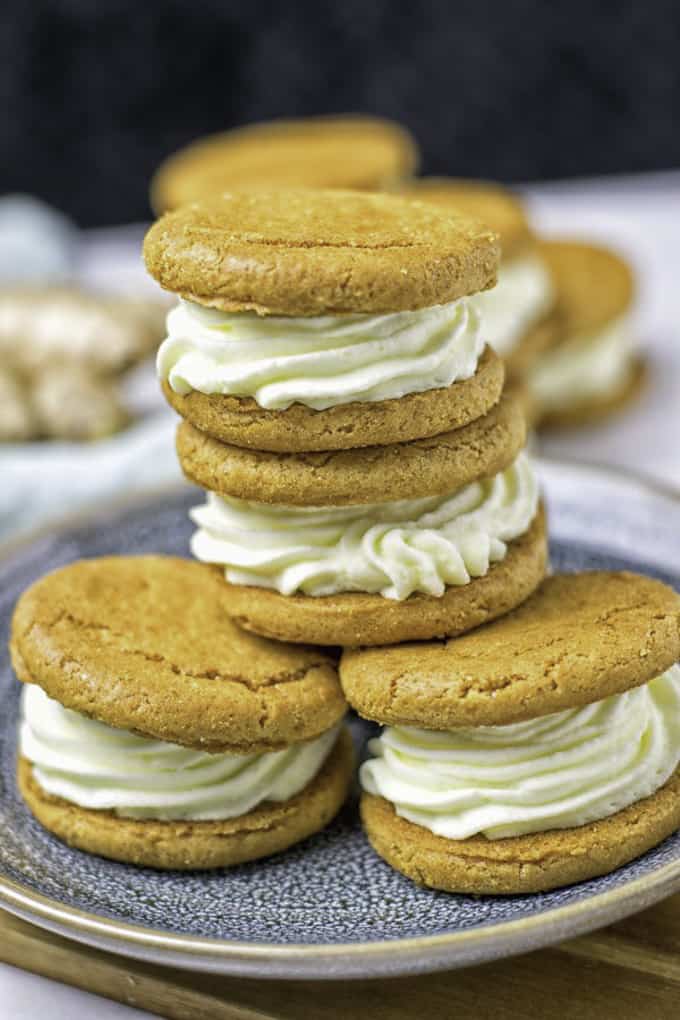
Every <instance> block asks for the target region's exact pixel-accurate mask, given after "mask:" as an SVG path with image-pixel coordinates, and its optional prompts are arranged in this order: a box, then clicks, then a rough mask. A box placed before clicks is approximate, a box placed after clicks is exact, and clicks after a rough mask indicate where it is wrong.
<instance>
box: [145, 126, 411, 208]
mask: <svg viewBox="0 0 680 1020" xmlns="http://www.w3.org/2000/svg"><path fill="white" fill-rule="evenodd" d="M418 163H419V151H418V147H417V144H416V142H415V139H414V138H413V137H412V136H411V134H410V133H409V132H408V131H407V130H406V129H405V128H403V127H401V126H400V125H399V124H397V123H395V122H393V121H389V120H384V119H382V118H380V117H369V116H363V115H359V114H354V115H349V114H348V115H343V116H326V117H309V118H300V119H295V120H278V121H269V122H265V123H261V124H251V125H249V126H247V127H241V128H235V129H233V130H231V131H224V132H222V133H220V134H215V135H210V136H208V137H206V138H199V139H197V140H196V141H195V142H192V143H191V144H190V145H188V146H187V147H186V148H184V149H180V150H179V152H176V153H174V154H173V155H171V156H169V157H168V158H167V159H166V160H165V161H164V162H163V163H162V164H161V166H160V167H159V168H158V170H157V171H156V173H155V175H154V177H153V180H152V182H151V205H152V207H153V209H154V210H155V212H156V213H162V212H165V211H167V210H170V209H175V208H177V206H180V205H184V204H185V203H187V202H194V201H196V200H198V199H201V198H205V197H207V196H209V195H211V194H215V193H219V192H222V191H226V190H229V189H231V188H239V187H244V186H246V187H266V188H271V187H279V186H280V187H312V188H317V187H325V188H348V189H351V190H361V191H378V190H381V189H383V188H388V187H393V186H395V185H397V184H399V182H400V181H402V180H404V179H405V178H408V177H410V176H411V175H412V174H413V173H414V172H415V171H416V170H417V168H418Z"/></svg>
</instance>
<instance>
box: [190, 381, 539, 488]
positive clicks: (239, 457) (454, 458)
mask: <svg viewBox="0 0 680 1020" xmlns="http://www.w3.org/2000/svg"><path fill="white" fill-rule="evenodd" d="M525 438H526V426H525V422H524V416H523V413H522V409H521V406H520V404H519V402H518V401H516V400H515V399H514V398H513V397H511V396H507V397H503V398H502V399H501V401H500V403H498V404H497V405H496V406H495V407H493V408H492V409H491V410H490V411H489V412H488V414H485V415H484V416H483V417H481V418H477V419H476V420H474V421H472V422H470V423H469V424H468V425H464V426H463V427H462V428H459V429H454V430H452V431H449V432H444V433H443V434H441V435H438V436H432V437H431V438H430V439H417V440H413V441H412V442H407V443H393V444H391V445H388V446H368V447H363V448H359V449H355V450H336V451H327V452H317V453H288V454H285V453H265V452H263V451H260V450H246V449H243V448H241V447H238V446H230V445H228V444H226V443H221V442H220V441H219V440H218V439H213V438H212V437H211V436H209V435H207V434H206V433H204V432H201V431H200V430H199V429H197V428H195V427H194V426H193V425H191V424H190V423H189V422H186V421H185V422H182V424H181V425H180V426H179V429H178V430H177V455H178V457H179V462H180V464H181V466H182V470H183V472H184V474H185V475H186V477H187V478H188V479H189V481H191V482H194V483H195V484H196V485H199V486H201V488H203V489H209V490H211V491H212V492H219V493H221V494H222V495H226V496H236V497H237V498H239V499H248V500H255V501H256V502H259V503H284V504H288V505H291V506H349V505H356V504H357V503H376V502H384V501H387V500H397V499H417V498H418V497H420V496H436V495H440V494H443V493H447V492H455V491H456V490H457V489H460V488H462V487H463V486H464V485H467V484H468V483H469V482H474V481H476V480H477V479H478V478H489V477H491V476H492V475H495V474H497V473H498V472H499V471H502V470H503V469H504V468H506V467H507V466H508V465H509V464H510V463H511V461H512V460H513V459H514V458H515V456H516V455H517V454H518V453H519V451H520V449H521V448H522V446H523V445H524V441H525Z"/></svg>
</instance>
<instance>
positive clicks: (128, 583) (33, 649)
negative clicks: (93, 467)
mask: <svg viewBox="0 0 680 1020" xmlns="http://www.w3.org/2000/svg"><path fill="white" fill-rule="evenodd" d="M229 602H230V591H229V589H228V587H227V586H226V585H225V584H224V580H223V578H222V576H221V575H220V572H219V571H218V570H214V569H212V568H211V567H209V566H205V565H204V564H200V563H195V562H192V561H190V560H184V559H178V558H175V557H169V556H129V557H127V556H123V557H113V556H111V557H104V558H101V559H93V560H83V561H80V562H76V563H73V564H70V565H69V566H66V567H62V568H60V569H59V570H57V571H55V572H54V573H52V574H48V575H46V576H45V577H43V578H42V579H40V580H39V581H36V582H35V584H33V585H32V586H31V587H30V588H29V589H28V590H27V591H26V592H25V593H24V594H23V595H22V596H21V598H20V599H19V601H18V603H17V606H16V609H15V613H14V619H13V624H12V638H11V652H12V662H13V665H14V668H15V670H16V673H17V675H18V677H19V679H20V680H23V681H24V682H25V683H28V684H38V685H39V686H40V687H42V688H43V690H44V691H45V692H46V693H47V694H48V695H49V697H50V698H52V699H56V700H57V701H58V702H60V703H61V704H62V705H63V706H65V707H66V708H69V709H72V710H74V711H75V712H78V713H81V714H83V715H85V716H88V717H91V718H93V719H96V720H98V721H99V722H101V723H105V724H106V725H107V726H110V727H118V728H120V729H122V730H129V731H133V732H135V733H139V734H142V735H143V736H144V737H147V738H155V739H157V740H161V741H167V742H171V743H174V744H179V745H182V746H184V747H190V748H195V749H197V750H200V751H208V752H233V753H241V754H248V753H259V752H263V751H269V750H275V749H278V748H282V747H286V746H288V745H290V744H293V743H296V742H298V741H308V740H312V739H314V738H316V737H318V736H319V735H321V734H323V733H324V732H326V731H327V730H329V729H330V728H331V727H332V726H334V725H335V724H336V723H337V722H338V721H339V720H340V719H341V718H342V716H343V715H344V713H345V710H346V704H345V700H344V698H343V695H342V691H341V689H340V686H339V683H338V678H337V671H336V667H335V664H334V662H333V660H332V659H330V658H329V657H328V656H326V655H324V654H323V653H321V652H319V651H318V650H316V649H313V648H301V647H299V646H290V645H285V644H275V643H273V642H271V641H266V640H263V639H261V638H258V637H256V636H254V635H252V634H247V633H245V632H243V631H242V630H240V629H239V628H238V627H236V626H235V625H234V624H233V623H232V622H231V620H230V617H231V616H233V615H235V614H236V612H237V610H238V607H237V606H234V607H230V605H229Z"/></svg>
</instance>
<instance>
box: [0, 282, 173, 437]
mask: <svg viewBox="0 0 680 1020" xmlns="http://www.w3.org/2000/svg"><path fill="white" fill-rule="evenodd" d="M164 317H165V312H164V309H163V307H162V306H161V305H156V304H155V303H154V302H153V301H147V300H144V299H139V298H124V297H110V296H99V295H95V294H92V293H88V292H84V291H80V290H77V289H76V288H75V287H68V288H66V287H61V286H57V287H21V288H8V289H5V290H0V357H1V358H2V365H3V373H2V376H0V399H1V400H2V405H1V406H0V441H4V442H18V441H26V440H33V439H45V438H58V439H71V440H87V439H96V438H100V437H102V436H106V435H111V434H112V433H114V432H117V431H119V430H120V429H122V428H123V427H124V426H125V425H126V424H128V422H129V421H130V417H131V415H130V411H129V409H128V408H127V407H126V401H125V379H126V373H127V372H128V370H130V369H131V368H133V367H134V366H136V365H138V364H140V363H141V362H142V361H143V360H144V359H145V358H147V357H149V356H150V355H151V354H152V353H153V352H154V350H155V348H156V347H157V345H158V344H159V342H160V340H161V339H162V337H163V335H164Z"/></svg>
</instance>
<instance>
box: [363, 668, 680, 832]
mask: <svg viewBox="0 0 680 1020" xmlns="http://www.w3.org/2000/svg"><path fill="white" fill-rule="evenodd" d="M369 746H370V750H371V752H372V754H373V755H374V756H375V757H373V758H371V759H370V760H369V761H367V762H365V763H364V764H363V765H362V767H361V773H360V778H361V783H362V786H363V788H364V789H365V790H366V791H368V792H369V793H372V794H378V795H380V796H381V797H385V798H386V799H387V800H389V801H391V803H392V804H393V805H394V807H395V809H396V812H397V814H398V815H401V816H402V817H403V818H406V819H408V820H409V821H411V822H415V823H416V824H417V825H422V826H424V827H425V828H426V829H429V830H430V831H431V832H434V833H435V834H436V835H438V836H444V837H446V838H448V839H466V838H468V837H469V836H473V835H475V834H478V833H484V835H486V836H488V837H489V838H490V839H501V838H504V837H507V836H520V835H523V834H525V833H531V832H542V831H545V830H547V829H564V828H571V827H574V826H579V825H585V824H586V823H588V822H593V821H596V820H597V819H600V818H607V817H608V816H610V815H613V814H615V813H616V812H617V811H621V810H623V808H626V807H628V806H629V805H630V804H634V803H635V802H637V801H639V800H642V799H643V798H645V797H648V796H650V795H651V794H652V793H654V792H655V790H658V789H659V788H660V787H661V786H663V784H664V783H665V782H666V781H667V780H668V779H669V778H670V776H671V775H672V773H673V772H674V771H675V769H676V768H677V766H678V763H680V667H679V666H673V667H671V669H669V670H667V672H665V673H664V674H662V676H660V677H657V678H656V679H655V680H652V681H651V682H650V683H648V684H645V685H644V686H642V687H637V688H635V689H634V690H630V691H627V692H626V693H624V694H618V695H615V696H613V697H610V698H607V699H605V700H604V701H599V702H596V703H595V704H592V705H587V706H586V707H585V708H575V709H569V710H568V711H565V712H557V713H555V714H552V715H547V716H542V717H540V718H538V719H533V720H531V721H530V722H522V723H515V724H513V725H509V726H479V727H476V728H465V729H459V730H452V731H449V732H442V733H438V732H434V731H430V730H420V729H415V728H409V727H388V728H387V729H385V730H384V731H383V733H382V735H381V736H380V737H378V738H377V739H375V740H373V741H371V742H370V745H369Z"/></svg>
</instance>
